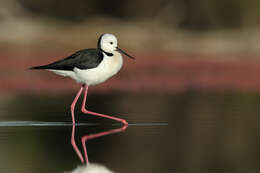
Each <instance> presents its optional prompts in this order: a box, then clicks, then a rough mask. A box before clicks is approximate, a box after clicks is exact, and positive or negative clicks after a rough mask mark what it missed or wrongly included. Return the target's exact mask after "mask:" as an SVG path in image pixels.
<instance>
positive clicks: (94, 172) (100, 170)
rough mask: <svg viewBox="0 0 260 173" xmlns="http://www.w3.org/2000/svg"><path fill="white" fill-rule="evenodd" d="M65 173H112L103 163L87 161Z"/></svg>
mask: <svg viewBox="0 0 260 173" xmlns="http://www.w3.org/2000/svg"><path fill="white" fill-rule="evenodd" d="M66 173H114V172H113V171H111V170H109V169H108V168H106V167H105V166H103V165H100V164H95V163H89V164H87V165H81V166H78V167H77V168H76V169H74V170H72V171H71V172H66Z"/></svg>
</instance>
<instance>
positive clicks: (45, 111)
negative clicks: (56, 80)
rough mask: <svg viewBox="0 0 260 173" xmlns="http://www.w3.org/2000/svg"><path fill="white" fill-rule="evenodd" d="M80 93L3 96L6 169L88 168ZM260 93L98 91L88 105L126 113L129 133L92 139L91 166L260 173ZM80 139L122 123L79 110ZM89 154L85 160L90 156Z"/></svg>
mask: <svg viewBox="0 0 260 173" xmlns="http://www.w3.org/2000/svg"><path fill="white" fill-rule="evenodd" d="M73 97H74V95H64V96H62V95H18V96H17V95H15V96H14V95H5V96H1V97H0V120H1V122H0V153H1V154H0V172H1V173H16V172H19V173H31V172H57V173H61V172H65V171H68V172H69V171H72V170H73V169H75V168H76V167H77V166H79V165H81V161H80V159H79V157H78V156H77V154H76V152H75V151H74V149H73V147H72V145H71V135H72V125H71V123H70V122H71V116H70V111H69V108H70V106H69V105H70V103H71V101H72V100H73ZM259 102H260V94H259V93H237V92H218V93H213V92H195V91H189V92H185V93H179V94H170V95H169V94H167V95H166V94H161V95H160V94H117V93H113V94H110V95H102V94H100V95H97V94H91V93H90V95H89V97H88V99H87V108H89V110H92V111H97V112H100V113H107V114H111V115H116V116H117V117H120V118H125V119H126V120H128V122H129V123H130V124H129V126H128V127H127V128H126V129H125V130H124V131H122V132H117V133H113V134H110V135H104V136H102V135H101V136H100V137H97V138H94V139H89V140H87V141H86V148H87V152H88V159H89V161H90V163H91V164H92V163H98V164H101V165H103V166H105V167H107V168H109V169H111V170H113V171H115V172H118V173H119V172H120V173H123V172H124V173H128V172H129V173H130V172H151V173H152V172H154V173H155V172H156V173H157V172H185V173H196V172H198V173H208V172H211V173H215V172H216V173H218V172H221V173H223V172H224V173H225V172H229V173H230V172H236V173H240V172H241V173H248V172H260V165H259V162H260V158H259V157H258V155H259V154H260V153H259V151H260V145H259V144H260V126H259V125H260V117H259V113H260V107H259ZM76 109H77V110H78V111H76V113H75V115H76V121H77V122H78V124H77V125H76V126H75V142H76V145H77V147H78V148H79V150H80V152H81V153H82V155H83V156H84V150H83V147H82V143H81V138H82V137H84V136H91V135H92V136H93V135H95V134H103V133H102V132H109V131H110V130H111V129H120V128H121V127H122V126H121V125H120V124H118V123H116V122H114V121H110V120H104V119H102V118H98V117H93V116H91V115H84V114H82V113H81V112H80V104H78V107H77V108H76ZM84 159H85V158H84Z"/></svg>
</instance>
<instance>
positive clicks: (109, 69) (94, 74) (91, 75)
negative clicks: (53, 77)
mask: <svg viewBox="0 0 260 173" xmlns="http://www.w3.org/2000/svg"><path fill="white" fill-rule="evenodd" d="M122 65H123V59H122V56H121V54H119V53H116V54H114V56H113V57H106V56H105V57H104V58H103V60H102V62H101V63H100V64H99V65H98V66H97V67H96V68H92V69H88V70H82V69H78V68H74V70H73V71H74V73H75V77H76V79H75V78H74V76H73V75H72V76H70V77H72V78H73V79H75V80H76V81H77V82H79V83H84V84H87V85H96V84H99V83H102V82H104V81H106V80H107V79H109V78H110V77H112V76H113V75H115V74H116V73H117V72H118V71H119V70H120V69H121V67H122Z"/></svg>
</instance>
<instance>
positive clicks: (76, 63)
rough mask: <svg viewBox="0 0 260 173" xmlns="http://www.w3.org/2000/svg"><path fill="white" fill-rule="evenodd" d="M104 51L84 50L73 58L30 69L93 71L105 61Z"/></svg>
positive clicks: (76, 53) (73, 55) (72, 56)
mask: <svg viewBox="0 0 260 173" xmlns="http://www.w3.org/2000/svg"><path fill="white" fill-rule="evenodd" d="M103 58H104V57H103V54H102V51H101V50H99V49H83V50H80V51H77V52H75V53H74V54H72V55H71V56H69V57H67V58H65V59H62V60H59V61H56V62H53V63H51V64H48V65H43V66H37V67H31V68H30V69H51V70H69V71H73V69H74V67H77V68H79V69H91V68H95V67H97V66H98V65H99V64H100V62H101V61H102V60H103Z"/></svg>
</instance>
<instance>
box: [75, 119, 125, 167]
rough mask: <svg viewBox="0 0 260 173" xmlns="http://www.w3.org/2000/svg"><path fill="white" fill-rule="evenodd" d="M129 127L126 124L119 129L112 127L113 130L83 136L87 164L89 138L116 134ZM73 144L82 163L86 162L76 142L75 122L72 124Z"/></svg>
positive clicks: (82, 141)
mask: <svg viewBox="0 0 260 173" xmlns="http://www.w3.org/2000/svg"><path fill="white" fill-rule="evenodd" d="M127 127H128V125H124V126H122V127H120V128H117V129H111V130H108V131H104V132H99V133H95V134H88V135H85V136H83V137H81V143H82V147H83V150H84V155H85V162H86V164H88V163H89V159H88V154H87V148H86V142H87V141H88V140H91V139H95V138H99V137H102V136H106V135H110V134H114V133H119V132H123V131H125V130H126V128H127ZM71 145H72V147H73V149H74V150H75V152H76V153H77V155H78V157H79V159H80V161H81V163H84V158H83V156H82V154H81V152H80V150H79V148H78V146H77V145H76V142H75V124H73V126H72V133H71Z"/></svg>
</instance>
